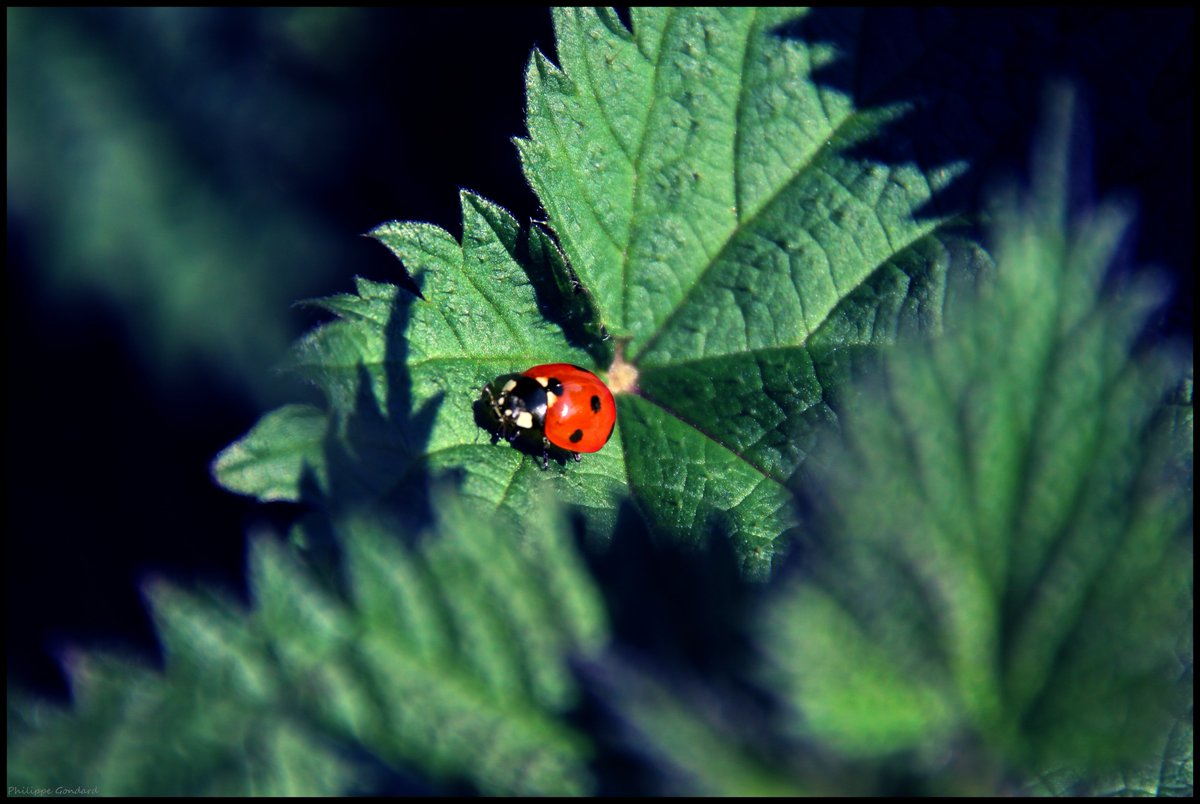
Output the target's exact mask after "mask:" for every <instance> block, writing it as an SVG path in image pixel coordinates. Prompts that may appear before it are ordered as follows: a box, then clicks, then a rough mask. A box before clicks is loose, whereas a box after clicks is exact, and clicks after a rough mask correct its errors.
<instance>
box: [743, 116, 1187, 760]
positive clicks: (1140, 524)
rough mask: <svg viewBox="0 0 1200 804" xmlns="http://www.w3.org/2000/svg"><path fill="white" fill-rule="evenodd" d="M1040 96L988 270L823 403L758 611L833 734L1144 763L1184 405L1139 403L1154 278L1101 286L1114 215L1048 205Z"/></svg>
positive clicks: (1053, 146)
mask: <svg viewBox="0 0 1200 804" xmlns="http://www.w3.org/2000/svg"><path fill="white" fill-rule="evenodd" d="M1048 108H1050V109H1051V110H1053V114H1054V119H1053V120H1052V124H1051V127H1050V131H1051V135H1050V136H1049V137H1047V139H1046V142H1045V143H1044V144H1043V146H1042V148H1041V149H1040V150H1039V152H1038V154H1037V157H1038V158H1037V161H1036V163H1035V171H1034V176H1035V181H1034V187H1033V192H1032V194H1031V197H1030V198H1029V199H1028V200H1021V201H1018V200H1017V199H1015V198H1010V199H1007V200H1006V201H1005V202H1004V203H1000V204H999V205H998V206H997V223H996V229H995V235H994V237H995V240H996V253H997V262H998V267H997V270H996V281H995V283H994V284H988V285H985V286H984V289H983V292H981V294H980V295H979V297H978V299H977V301H976V302H975V303H974V304H970V305H964V306H963V308H962V312H960V313H959V314H958V315H956V316H955V317H954V320H953V322H952V324H950V325H948V329H949V330H951V331H952V333H953V334H950V335H947V336H944V337H942V338H939V339H936V340H935V341H934V342H932V343H931V344H929V345H928V346H927V347H915V346H906V347H904V348H897V349H896V350H895V351H894V352H893V353H892V354H890V355H889V356H888V358H887V360H886V361H885V370H884V371H883V372H881V374H880V376H879V377H878V378H877V379H876V380H875V381H874V382H873V383H870V384H868V385H866V386H864V387H863V389H862V392H861V396H859V397H858V398H857V400H856V401H854V402H853V403H852V404H849V405H847V406H846V415H845V416H844V418H843V428H842V431H843V433H844V435H845V438H846V442H847V444H848V447H847V448H845V449H844V450H843V451H840V452H838V451H834V452H832V453H831V454H830V457H828V458H827V459H826V460H825V461H822V463H823V464H824V465H823V466H822V468H821V470H820V471H819V472H817V473H816V475H815V476H814V478H812V479H811V480H812V481H813V485H812V488H813V489H814V491H813V496H814V499H815V500H817V501H818V502H819V507H820V509H821V510H823V511H824V513H825V514H826V516H827V518H828V521H829V522H830V523H831V527H833V528H834V533H835V534H837V535H836V536H831V537H830V538H828V539H827V541H826V543H825V544H824V545H822V547H821V548H820V549H819V550H818V553H819V557H817V558H815V563H814V567H815V569H814V570H813V573H812V575H811V577H809V578H807V579H805V580H804V581H803V582H801V583H798V584H796V585H794V586H793V587H792V588H791V589H790V590H789V591H787V592H786V593H784V594H782V595H781V596H780V598H779V600H778V601H777V603H776V605H775V606H774V607H773V610H772V613H771V616H770V617H769V618H768V621H767V623H766V625H765V626H764V628H763V629H762V644H763V647H764V649H765V650H766V651H767V652H768V654H769V655H770V656H771V667H772V671H771V672H770V674H769V676H770V679H771V683H773V684H775V685H776V686H775V688H776V689H787V690H789V692H788V696H789V697H790V699H791V701H792V705H793V706H794V707H795V712H796V724H797V729H798V731H800V732H801V733H803V734H805V735H808V736H810V737H816V738H819V739H821V740H822V741H826V742H828V743H830V744H832V745H834V746H837V747H838V748H839V749H840V750H842V751H844V752H846V753H848V754H850V755H854V756H882V755H886V754H888V753H890V752H896V751H901V750H919V749H930V748H932V749H933V750H934V751H935V752H936V751H937V750H940V749H939V746H942V745H945V741H946V740H947V739H948V738H950V737H952V736H954V735H956V734H960V733H962V732H963V731H967V732H970V733H973V734H975V735H977V739H978V740H979V741H980V744H981V745H983V746H985V747H986V748H987V750H989V751H990V752H993V753H992V755H991V760H992V763H994V764H993V767H1002V768H1008V769H1015V770H1024V771H1026V772H1028V771H1030V770H1032V771H1034V772H1040V771H1044V770H1045V769H1046V768H1061V767H1065V768H1070V769H1072V772H1074V773H1075V774H1077V775H1080V776H1083V777H1085V778H1092V779H1095V778H1096V777H1097V774H1099V773H1101V772H1102V771H1104V770H1105V769H1108V770H1112V769H1116V768H1127V767H1129V763H1133V765H1135V766H1136V765H1137V764H1138V763H1140V762H1143V761H1146V760H1147V759H1148V758H1149V759H1150V761H1153V762H1158V761H1159V760H1161V756H1159V755H1155V754H1156V751H1155V749H1154V745H1155V744H1156V743H1158V744H1159V745H1160V747H1161V742H1160V737H1159V736H1157V735H1161V734H1162V733H1163V724H1164V717H1165V715H1166V713H1167V712H1169V711H1170V708H1169V707H1168V705H1167V704H1168V700H1169V699H1170V698H1171V697H1172V695H1173V693H1172V692H1171V690H1172V686H1173V681H1174V678H1175V677H1176V676H1178V673H1179V669H1178V656H1177V652H1176V642H1177V640H1178V635H1179V634H1180V632H1181V628H1183V627H1184V623H1185V620H1186V619H1187V612H1188V610H1189V609H1190V589H1191V566H1192V563H1191V551H1190V527H1191V449H1192V447H1191V445H1192V437H1191V429H1190V424H1188V422H1190V413H1189V414H1187V415H1186V416H1180V415H1179V412H1178V409H1179V408H1180V407H1181V406H1179V405H1176V404H1174V403H1170V404H1165V403H1167V402H1168V400H1169V399H1170V396H1171V395H1170V393H1169V390H1170V389H1171V388H1172V386H1174V385H1176V384H1177V383H1178V382H1179V380H1180V378H1181V377H1182V376H1183V374H1184V365H1185V363H1186V361H1185V360H1184V359H1183V358H1182V357H1181V355H1179V354H1178V353H1176V352H1172V351H1171V349H1170V348H1166V347H1164V346H1163V345H1162V344H1156V345H1154V346H1153V347H1149V348H1146V349H1139V348H1136V339H1137V337H1138V335H1139V333H1140V331H1141V329H1142V327H1143V326H1144V325H1145V322H1146V321H1147V315H1148V311H1149V310H1151V309H1152V307H1153V306H1154V305H1155V304H1156V303H1158V302H1159V301H1160V300H1161V293H1159V292H1158V290H1157V289H1156V287H1154V286H1153V285H1151V284H1150V283H1148V282H1147V281H1144V280H1142V281H1126V282H1124V283H1122V284H1120V285H1119V286H1114V287H1111V288H1108V287H1106V286H1105V277H1106V274H1107V273H1108V271H1109V268H1110V266H1111V265H1112V262H1113V257H1114V254H1115V253H1116V251H1117V249H1118V247H1119V245H1120V243H1121V239H1122V237H1123V236H1124V232H1125V229H1126V225H1127V221H1128V216H1127V215H1126V214H1125V213H1123V212H1121V211H1120V210H1119V209H1118V208H1116V207H1112V206H1099V207H1096V208H1092V209H1086V210H1082V211H1077V210H1074V209H1072V208H1071V206H1070V204H1069V201H1070V195H1069V190H1070V188H1071V187H1073V186H1075V185H1072V184H1071V182H1072V174H1071V171H1070V170H1069V166H1070V163H1071V159H1072V156H1073V154H1072V149H1071V147H1070V142H1071V140H1070V135H1071V128H1070V123H1071V122H1072V121H1071V120H1070V115H1071V113H1072V112H1073V109H1074V106H1073V99H1072V97H1071V96H1070V95H1069V94H1065V93H1062V92H1058V93H1056V94H1052V96H1051V102H1050V103H1049V104H1048ZM1113 281H1114V282H1115V280H1113ZM1188 407H1189V408H1190V402H1189V405H1188ZM814 463H816V462H814ZM818 480H819V481H820V482H817V481H818ZM1188 627H1189V628H1190V622H1189V624H1188ZM1188 667H1189V668H1190V656H1189V658H1188ZM1188 688H1189V690H1188V698H1189V702H1188V709H1189V711H1190V669H1189V671H1188ZM927 756H932V754H927ZM992 763H989V764H992Z"/></svg>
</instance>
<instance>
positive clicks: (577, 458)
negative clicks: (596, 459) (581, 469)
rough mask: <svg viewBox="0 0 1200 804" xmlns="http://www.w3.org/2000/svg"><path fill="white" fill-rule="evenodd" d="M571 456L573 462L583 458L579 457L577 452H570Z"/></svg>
mask: <svg viewBox="0 0 1200 804" xmlns="http://www.w3.org/2000/svg"><path fill="white" fill-rule="evenodd" d="M571 457H572V458H574V459H575V463H579V462H580V461H582V460H583V458H580V457H579V453H578V452H572V453H571Z"/></svg>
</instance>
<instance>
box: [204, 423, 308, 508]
mask: <svg viewBox="0 0 1200 804" xmlns="http://www.w3.org/2000/svg"><path fill="white" fill-rule="evenodd" d="M325 428H326V416H325V413H324V411H322V410H320V409H319V408H315V407H313V406H311V405H286V406H284V407H282V408H279V409H278V410H275V411H272V412H271V413H268V414H267V415H266V416H263V417H262V419H261V420H260V421H259V422H258V424H256V425H255V426H254V429H253V430H251V431H250V432H249V433H247V434H246V436H245V437H244V438H243V439H242V440H240V441H238V442H237V443H236V444H231V445H230V446H229V447H227V448H226V449H224V450H222V451H221V454H220V455H218V456H217V459H216V461H214V462H213V473H214V475H215V476H216V477H217V478H218V479H219V480H220V482H221V483H222V484H223V485H224V486H225V488H227V489H229V490H230V491H236V492H238V493H239V494H250V495H253V496H255V497H258V498H259V499H260V500H262V501H264V502H271V501H275V500H287V501H290V502H297V501H299V500H300V498H301V488H300V480H301V478H302V477H304V476H305V474H306V473H308V472H311V473H313V474H315V475H316V477H317V478H318V480H319V482H320V483H321V484H322V485H327V484H328V482H329V481H328V477H327V472H326V468H325V450H324V444H325Z"/></svg>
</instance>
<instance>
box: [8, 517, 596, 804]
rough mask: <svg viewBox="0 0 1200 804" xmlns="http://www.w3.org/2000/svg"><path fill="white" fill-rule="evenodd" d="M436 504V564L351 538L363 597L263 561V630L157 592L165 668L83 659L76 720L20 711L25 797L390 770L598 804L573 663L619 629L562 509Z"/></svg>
mask: <svg viewBox="0 0 1200 804" xmlns="http://www.w3.org/2000/svg"><path fill="white" fill-rule="evenodd" d="M437 502H438V505H437V510H438V512H439V513H438V524H437V526H436V528H434V529H432V530H430V531H428V532H426V533H424V534H423V535H421V536H420V537H419V540H418V541H419V542H420V547H419V549H417V548H416V547H413V546H405V545H404V542H403V538H402V537H403V536H404V533H403V532H401V531H398V530H397V529H396V528H394V527H391V526H389V525H387V524H385V523H383V522H381V521H380V520H378V519H377V518H374V517H373V516H369V515H366V516H357V517H352V518H351V519H349V520H347V521H346V522H344V523H343V524H342V525H341V526H340V527H338V529H337V535H338V538H339V539H340V543H341V544H342V545H343V547H344V550H345V555H344V568H345V573H346V577H345V579H344V580H345V584H344V586H345V587H346V588H347V589H349V590H350V591H349V593H348V594H342V593H339V592H337V591H335V590H333V589H330V588H329V586H328V584H326V583H323V582H321V581H320V580H319V579H318V576H317V574H316V573H315V572H314V571H313V570H311V569H310V568H308V567H307V566H306V565H305V563H304V561H303V559H302V558H301V557H300V555H299V553H298V552H297V551H296V550H294V549H292V548H290V547H287V546H284V545H280V544H278V543H276V542H274V541H272V540H270V539H261V540H258V541H256V542H254V543H253V544H252V546H251V550H250V559H249V565H250V593H251V598H252V600H253V608H252V610H251V611H250V613H249V616H247V613H246V612H245V611H243V610H242V607H241V606H240V605H237V604H235V603H231V602H229V601H227V600H225V599H224V598H223V597H222V596H219V595H203V594H197V593H193V592H185V591H183V590H181V589H179V588H177V587H174V586H172V585H169V584H166V583H163V582H158V583H155V584H153V585H151V587H150V589H149V597H150V600H151V603H152V608H153V612H154V615H155V620H156V623H157V625H158V630H159V635H160V638H161V642H162V645H163V650H164V654H165V658H166V663H165V670H164V673H163V674H161V675H160V674H158V673H156V672H153V671H151V670H149V669H147V668H144V667H142V666H140V665H138V664H137V663H131V662H127V661H122V660H117V659H113V658H111V657H109V656H106V655H103V654H83V653H80V654H73V655H72V656H71V657H70V658H69V661H68V663H67V670H68V675H69V676H70V678H71V682H72V687H73V692H74V699H75V706H74V707H73V709H72V710H71V711H69V712H68V711H62V710H58V709H56V708H55V707H52V706H50V705H48V704H46V703H39V702H34V701H29V700H25V699H22V698H19V697H13V696H10V700H9V753H8V766H9V784H10V785H13V784H16V785H28V786H29V787H31V788H42V787H45V786H46V785H47V784H50V785H51V786H52V787H53V786H56V785H60V784H63V783H64V782H78V784H80V785H81V786H87V787H91V788H95V789H96V790H97V791H98V792H100V793H102V794H112V795H166V794H175V795H197V794H212V795H216V794H224V795H251V794H269V795H299V794H303V795H314V794H324V795H336V794H345V793H352V792H366V791H369V790H370V789H372V786H374V785H387V784H388V776H387V771H386V770H385V769H390V771H391V772H392V773H393V774H396V773H410V774H411V773H414V772H415V773H419V774H420V777H421V778H423V779H427V780H430V781H433V782H439V783H445V782H450V783H455V782H458V783H461V782H463V781H466V782H469V783H471V784H473V785H474V786H475V787H476V788H477V789H478V790H479V791H480V792H481V793H485V794H495V795H522V794H524V795H578V794H582V793H586V792H588V791H589V790H590V789H591V787H592V784H593V782H592V779H591V772H590V770H589V768H588V766H587V761H588V757H589V754H590V750H591V749H590V746H589V744H588V741H587V739H586V738H585V737H583V736H582V735H581V734H579V733H578V732H576V731H575V730H574V728H573V727H571V726H570V725H568V724H567V723H566V722H565V721H564V720H563V718H562V717H561V715H562V713H563V712H564V711H566V710H567V709H568V708H570V707H571V706H573V705H574V703H575V700H576V697H577V695H578V691H577V687H576V683H575V680H574V676H573V675H572V674H571V672H570V670H569V668H568V666H567V660H568V658H569V657H571V656H587V655H589V654H594V653H595V652H596V651H597V650H598V649H599V648H600V646H601V645H602V644H603V642H604V640H605V639H606V638H607V625H606V622H605V618H604V614H603V608H602V604H601V602H600V600H599V596H598V594H597V592H596V590H595V588H594V586H593V585H592V583H591V581H590V579H589V577H588V575H587V573H586V571H585V570H584V568H583V565H582V561H581V559H580V557H579V555H578V554H577V553H576V551H575V548H574V546H573V543H572V541H571V536H570V532H569V530H568V529H567V528H566V523H565V521H564V519H563V518H562V516H561V514H560V511H559V509H558V507H557V506H556V505H555V504H554V501H553V500H551V499H547V500H543V502H542V504H541V505H540V506H538V508H537V510H536V512H535V514H534V515H533V516H530V517H528V518H526V520H525V521H524V523H523V524H518V523H514V522H501V521H495V520H493V519H492V518H490V517H489V516H487V512H488V509H487V508H486V507H483V509H482V510H481V505H480V504H479V503H478V501H464V500H463V499H460V498H459V497H458V496H455V495H447V494H440V495H439V496H438V498H437Z"/></svg>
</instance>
